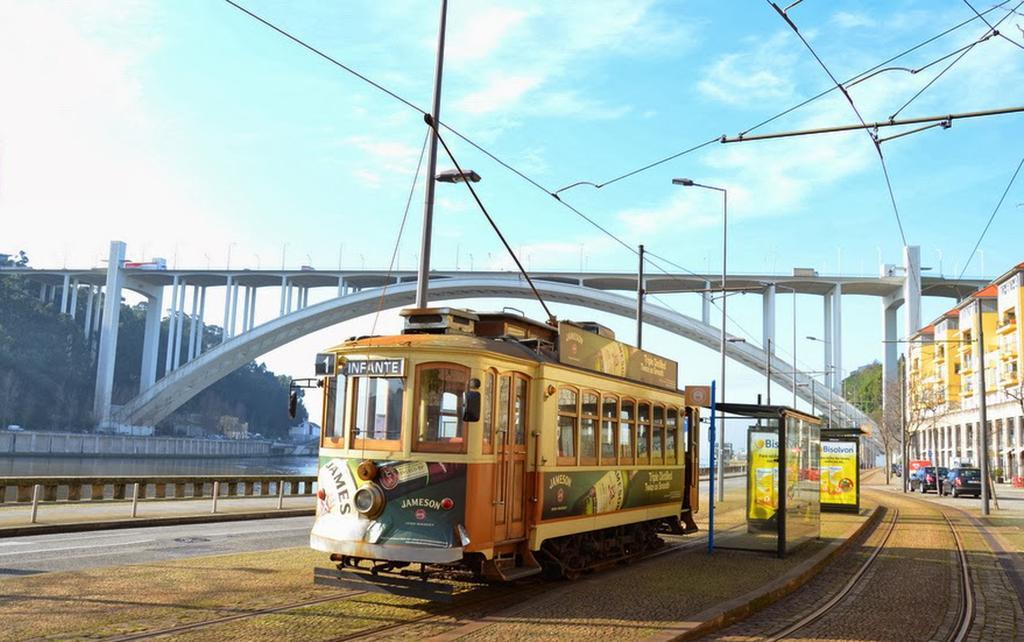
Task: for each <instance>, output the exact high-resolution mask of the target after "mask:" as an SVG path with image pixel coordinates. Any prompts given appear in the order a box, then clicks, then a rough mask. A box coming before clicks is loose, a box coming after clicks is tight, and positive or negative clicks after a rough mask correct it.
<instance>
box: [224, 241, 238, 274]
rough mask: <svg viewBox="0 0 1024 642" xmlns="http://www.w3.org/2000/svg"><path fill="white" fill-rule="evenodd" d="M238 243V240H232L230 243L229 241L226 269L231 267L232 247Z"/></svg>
mask: <svg viewBox="0 0 1024 642" xmlns="http://www.w3.org/2000/svg"><path fill="white" fill-rule="evenodd" d="M236 245H238V243H237V242H236V241H231V242H230V243H228V258H227V261H226V262H225V263H224V269H225V270H230V269H231V248H233V247H235V246H236Z"/></svg>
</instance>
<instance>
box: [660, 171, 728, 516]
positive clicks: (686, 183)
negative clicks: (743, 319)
mask: <svg viewBox="0 0 1024 642" xmlns="http://www.w3.org/2000/svg"><path fill="white" fill-rule="evenodd" d="M672 184H673V185H681V186H683V187H700V188H702V189H710V190H714V191H716V192H721V193H722V337H721V352H722V373H721V379H720V380H719V382H718V384H719V386H720V390H721V392H719V393H718V398H719V403H721V404H724V403H725V319H726V316H725V285H726V276H727V273H728V269H727V262H726V259H727V257H728V248H729V193H728V192H727V191H726V190H725V189H724V188H722V187H714V186H713V185H702V184H700V183H695V182H694V181H693V180H691V179H689V178H673V179H672ZM723 425H724V423H723ZM722 437H723V439H724V437H725V431H724V430H723V431H722ZM723 439H719V440H718V453H717V457H718V460H719V462H721V460H722V441H723ZM723 470H724V467H722V466H719V467H718V501H725V475H724V474H723V472H722V471H723Z"/></svg>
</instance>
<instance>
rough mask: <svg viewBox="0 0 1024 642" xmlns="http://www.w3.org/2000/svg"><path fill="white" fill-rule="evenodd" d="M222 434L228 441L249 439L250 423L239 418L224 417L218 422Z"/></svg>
mask: <svg viewBox="0 0 1024 642" xmlns="http://www.w3.org/2000/svg"><path fill="white" fill-rule="evenodd" d="M217 428H218V429H219V430H220V433H221V434H222V435H224V436H225V437H226V438H228V439H248V438H249V422H247V421H242V420H241V419H239V418H238V417H232V416H231V415H224V416H222V417H221V418H220V420H219V421H218V422H217Z"/></svg>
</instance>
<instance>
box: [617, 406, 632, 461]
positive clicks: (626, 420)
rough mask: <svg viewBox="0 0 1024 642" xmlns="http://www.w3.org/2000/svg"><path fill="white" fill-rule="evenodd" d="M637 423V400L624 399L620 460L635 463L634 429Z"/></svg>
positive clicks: (621, 415)
mask: <svg viewBox="0 0 1024 642" xmlns="http://www.w3.org/2000/svg"><path fill="white" fill-rule="evenodd" d="M635 424H636V402H634V401H632V400H631V399H623V400H622V405H621V406H620V407H619V461H620V462H622V463H627V464H629V463H633V430H634V425H635Z"/></svg>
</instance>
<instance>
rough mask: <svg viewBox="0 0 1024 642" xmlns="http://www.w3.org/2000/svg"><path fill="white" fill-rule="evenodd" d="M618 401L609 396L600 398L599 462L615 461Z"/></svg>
mask: <svg viewBox="0 0 1024 642" xmlns="http://www.w3.org/2000/svg"><path fill="white" fill-rule="evenodd" d="M618 414H619V400H618V399H617V398H616V397H613V396H611V395H605V396H603V397H602V398H601V462H602V463H608V462H614V461H615V442H616V439H615V428H616V419H617V418H618Z"/></svg>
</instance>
